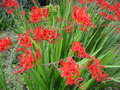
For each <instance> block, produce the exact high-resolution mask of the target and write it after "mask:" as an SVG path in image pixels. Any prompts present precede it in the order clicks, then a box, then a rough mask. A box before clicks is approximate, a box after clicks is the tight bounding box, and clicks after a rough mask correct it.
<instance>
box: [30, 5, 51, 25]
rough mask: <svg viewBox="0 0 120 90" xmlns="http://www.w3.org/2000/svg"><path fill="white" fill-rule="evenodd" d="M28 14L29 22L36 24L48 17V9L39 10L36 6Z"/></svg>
mask: <svg viewBox="0 0 120 90" xmlns="http://www.w3.org/2000/svg"><path fill="white" fill-rule="evenodd" d="M30 14H31V17H30V20H29V22H33V23H37V22H39V21H41V20H42V19H44V18H46V17H48V16H49V9H48V8H42V9H41V8H39V7H37V6H33V7H32V9H31V12H30Z"/></svg>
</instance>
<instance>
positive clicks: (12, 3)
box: [3, 0, 19, 8]
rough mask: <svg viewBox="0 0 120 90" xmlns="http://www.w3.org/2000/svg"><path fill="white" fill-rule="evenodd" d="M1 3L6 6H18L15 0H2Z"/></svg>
mask: <svg viewBox="0 0 120 90" xmlns="http://www.w3.org/2000/svg"><path fill="white" fill-rule="evenodd" d="M3 4H4V6H5V7H6V8H11V7H19V4H18V2H17V0H3Z"/></svg>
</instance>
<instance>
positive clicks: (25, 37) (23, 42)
mask: <svg viewBox="0 0 120 90" xmlns="http://www.w3.org/2000/svg"><path fill="white" fill-rule="evenodd" d="M18 36H19V38H18V41H19V44H18V45H19V46H22V47H21V48H18V49H17V51H20V50H24V49H26V48H30V47H31V46H32V42H31V40H30V35H29V34H27V33H23V34H19V35H18Z"/></svg>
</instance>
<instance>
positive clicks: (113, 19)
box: [108, 14, 116, 21]
mask: <svg viewBox="0 0 120 90" xmlns="http://www.w3.org/2000/svg"><path fill="white" fill-rule="evenodd" d="M108 19H109V20H112V21H116V19H115V18H114V16H113V15H111V14H110V15H108Z"/></svg>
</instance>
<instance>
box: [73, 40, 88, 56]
mask: <svg viewBox="0 0 120 90" xmlns="http://www.w3.org/2000/svg"><path fill="white" fill-rule="evenodd" d="M71 50H72V51H73V52H74V53H75V55H77V56H79V57H81V58H89V57H90V55H89V54H88V53H86V51H85V48H84V47H82V43H80V42H78V41H74V42H73V44H72V47H71Z"/></svg>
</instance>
